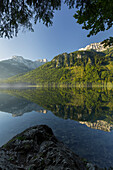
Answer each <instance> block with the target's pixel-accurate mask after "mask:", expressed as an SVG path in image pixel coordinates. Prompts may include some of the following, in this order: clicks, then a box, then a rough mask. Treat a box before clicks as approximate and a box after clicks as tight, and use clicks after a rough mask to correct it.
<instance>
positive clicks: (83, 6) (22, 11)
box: [0, 0, 113, 46]
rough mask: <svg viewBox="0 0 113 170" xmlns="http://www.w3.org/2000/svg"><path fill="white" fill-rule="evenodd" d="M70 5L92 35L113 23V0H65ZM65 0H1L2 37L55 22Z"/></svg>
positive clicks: (105, 41)
mask: <svg viewBox="0 0 113 170" xmlns="http://www.w3.org/2000/svg"><path fill="white" fill-rule="evenodd" d="M62 3H65V4H67V6H68V7H69V9H70V8H75V15H74V18H75V19H76V20H77V22H78V23H79V24H82V28H83V29H86V30H90V31H89V34H88V37H89V36H91V35H96V34H97V33H98V32H100V31H105V30H108V29H110V28H111V27H112V25H113V13H112V11H113V3H112V1H111V0H104V1H103V0H64V1H62ZM62 3H61V0H43V1H42V0H0V37H8V38H12V37H13V36H17V34H18V31H19V30H20V29H21V28H23V29H26V28H27V29H29V30H31V31H33V27H32V23H33V22H34V23H35V24H36V23H37V21H38V22H42V23H43V24H45V25H46V26H50V25H52V19H53V17H54V12H55V11H56V10H60V9H61V5H62ZM103 43H105V45H109V46H110V45H113V37H110V38H108V39H107V40H104V41H103Z"/></svg>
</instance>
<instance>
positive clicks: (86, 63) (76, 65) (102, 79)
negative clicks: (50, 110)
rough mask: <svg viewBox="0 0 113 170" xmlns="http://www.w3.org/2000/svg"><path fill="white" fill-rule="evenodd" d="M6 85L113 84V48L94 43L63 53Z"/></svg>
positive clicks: (13, 78) (10, 79)
mask: <svg viewBox="0 0 113 170" xmlns="http://www.w3.org/2000/svg"><path fill="white" fill-rule="evenodd" d="M5 82H6V83H29V84H39V83H42V84H43V83H45V84H46V83H47V84H51V83H53V84H55V83H61V84H65V83H69V84H75V83H76V82H84V83H86V82H89V83H92V82H94V83H95V82H99V83H105V84H106V82H113V47H111V48H108V47H107V48H104V47H103V45H101V43H94V44H91V45H88V46H87V47H85V48H82V49H80V50H79V51H75V52H72V53H69V54H67V53H63V54H60V55H58V56H56V57H54V58H53V60H52V61H50V62H47V63H46V64H44V65H42V66H40V67H39V68H37V69H35V70H32V71H30V72H28V73H26V74H24V75H22V76H14V77H12V78H9V79H8V80H6V81H5Z"/></svg>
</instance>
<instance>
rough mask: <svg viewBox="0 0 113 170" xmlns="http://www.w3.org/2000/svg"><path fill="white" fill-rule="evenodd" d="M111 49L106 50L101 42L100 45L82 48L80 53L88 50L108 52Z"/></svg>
mask: <svg viewBox="0 0 113 170" xmlns="http://www.w3.org/2000/svg"><path fill="white" fill-rule="evenodd" d="M108 48H109V47H106V48H104V45H103V44H101V42H99V43H92V44H90V45H87V46H86V47H85V48H80V49H79V51H86V50H95V51H98V52H101V51H104V50H107V49H108Z"/></svg>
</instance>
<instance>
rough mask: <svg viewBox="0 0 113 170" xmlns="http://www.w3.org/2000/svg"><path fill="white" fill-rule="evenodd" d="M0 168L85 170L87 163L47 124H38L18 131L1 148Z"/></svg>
mask: <svg viewBox="0 0 113 170" xmlns="http://www.w3.org/2000/svg"><path fill="white" fill-rule="evenodd" d="M93 168H94V169H95V167H94V166H93ZM1 169H2V170H18V169H21V170H35V169H36V170H76V169H80V170H85V169H88V166H87V163H85V162H84V161H82V159H80V158H79V156H77V155H76V154H74V153H73V152H72V151H70V150H69V149H68V148H66V147H65V146H64V144H63V143H61V142H59V141H58V140H57V139H56V137H55V136H54V134H53V132H52V130H51V129H50V128H49V127H48V126H46V125H40V126H34V127H31V128H29V129H27V130H25V131H24V132H22V133H20V134H18V135H17V136H15V137H14V138H12V139H11V140H10V141H9V142H8V143H7V144H5V145H4V146H2V147H1V148H0V170H1Z"/></svg>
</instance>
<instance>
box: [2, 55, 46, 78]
mask: <svg viewBox="0 0 113 170" xmlns="http://www.w3.org/2000/svg"><path fill="white" fill-rule="evenodd" d="M46 62H47V59H42V60H37V61H31V60H27V59H24V58H23V57H21V56H13V57H12V58H11V59H8V60H3V61H0V79H6V78H8V77H11V76H14V75H16V74H20V73H26V72H28V71H31V70H33V69H36V68H38V67H39V66H41V65H43V64H45V63H46Z"/></svg>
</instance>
